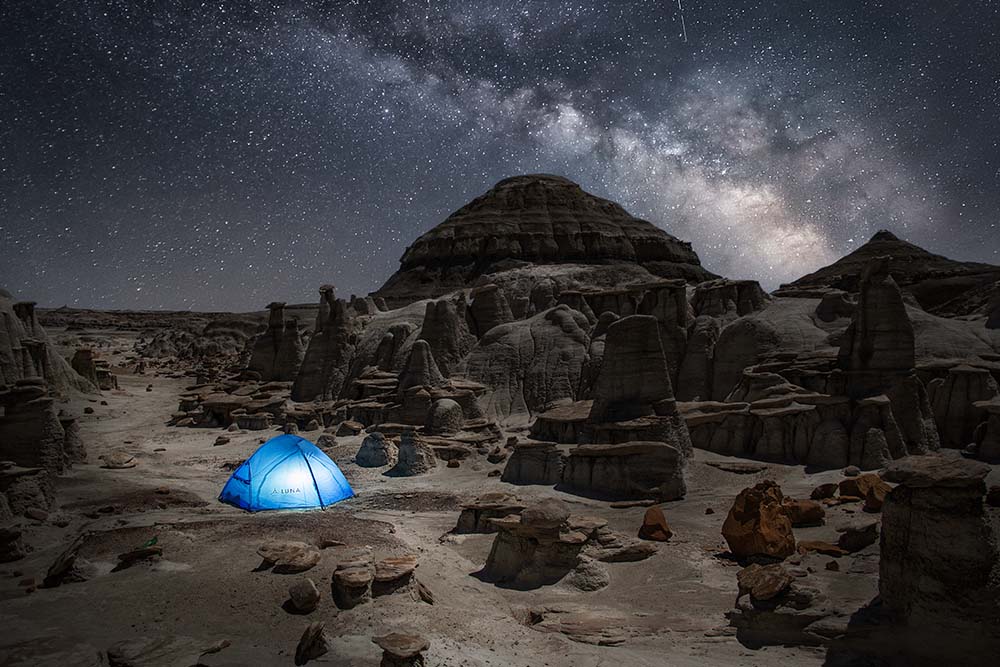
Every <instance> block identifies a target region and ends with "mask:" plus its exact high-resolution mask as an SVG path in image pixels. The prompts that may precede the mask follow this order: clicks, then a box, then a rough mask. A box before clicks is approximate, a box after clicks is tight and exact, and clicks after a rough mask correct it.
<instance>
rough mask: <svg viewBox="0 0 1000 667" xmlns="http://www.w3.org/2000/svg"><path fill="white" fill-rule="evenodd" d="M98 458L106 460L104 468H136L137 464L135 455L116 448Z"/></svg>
mask: <svg viewBox="0 0 1000 667" xmlns="http://www.w3.org/2000/svg"><path fill="white" fill-rule="evenodd" d="M97 458H98V459H99V460H101V461H103V462H104V465H102V466H101V467H102V468H109V469H112V470H121V469H124V468H134V467H135V465H136V461H135V457H134V456H132V455H131V454H129V453H128V452H126V451H124V450H121V449H119V450H115V451H113V452H111V453H109V454H103V455H101V456H99V457H97Z"/></svg>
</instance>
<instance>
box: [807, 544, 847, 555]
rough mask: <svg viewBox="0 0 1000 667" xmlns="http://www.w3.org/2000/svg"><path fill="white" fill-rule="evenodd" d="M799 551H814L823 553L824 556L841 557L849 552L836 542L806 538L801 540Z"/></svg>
mask: <svg viewBox="0 0 1000 667" xmlns="http://www.w3.org/2000/svg"><path fill="white" fill-rule="evenodd" d="M798 551H799V553H800V554H806V553H809V552H811V551H814V552H816V553H818V554H823V555H824V556H834V557H840V556H843V555H845V554H846V553H847V552H846V551H844V550H843V549H841V548H840V547H838V546H837V545H836V544H830V543H829V542H820V541H819V540H805V541H803V542H799V545H798Z"/></svg>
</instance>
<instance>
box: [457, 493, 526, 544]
mask: <svg viewBox="0 0 1000 667" xmlns="http://www.w3.org/2000/svg"><path fill="white" fill-rule="evenodd" d="M524 507H525V506H524V504H523V503H521V502H519V501H518V500H517V498H515V497H514V496H512V495H510V494H509V493H486V494H483V495H481V496H479V497H478V498H476V499H475V500H474V501H473V502H471V503H466V504H464V505H462V513H461V514H460V515H459V517H458V523H457V524H456V525H455V528H454V530H453V531H452V532H454V533H456V534H464V533H495V532H496V531H497V528H496V526H495V525H494V524H493V522H491V521H490V519H502V518H503V517H505V516H509V515H511V514H520V513H521V512H522V511H524Z"/></svg>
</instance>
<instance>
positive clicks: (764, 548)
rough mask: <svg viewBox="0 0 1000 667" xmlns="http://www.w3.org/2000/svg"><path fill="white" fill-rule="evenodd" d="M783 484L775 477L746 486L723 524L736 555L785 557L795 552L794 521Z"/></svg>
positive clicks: (727, 539)
mask: <svg viewBox="0 0 1000 667" xmlns="http://www.w3.org/2000/svg"><path fill="white" fill-rule="evenodd" d="M782 500H783V495H782V493H781V489H780V487H778V485H777V484H775V483H774V482H772V481H769V480H767V481H764V482H761V483H760V484H757V485H756V486H753V487H750V488H746V489H743V491H741V492H740V493H739V495H737V496H736V500H735V502H734V503H733V507H732V508H731V509H730V510H729V514H728V516H726V520H725V522H724V523H723V525H722V536H723V537H724V538H725V539H726V542H727V543H728V544H729V550H730V551H731V552H732V554H733V555H734V556H735V557H736V558H740V559H745V558H750V557H753V556H765V557H769V558H776V559H779V560H780V559H783V558H786V557H788V556H791V555H792V554H793V553H795V537H794V536H793V535H792V522H791V521H790V520H789V518H788V515H787V514H786V513H785V510H784V508H783V506H782Z"/></svg>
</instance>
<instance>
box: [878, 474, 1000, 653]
mask: <svg viewBox="0 0 1000 667" xmlns="http://www.w3.org/2000/svg"><path fill="white" fill-rule="evenodd" d="M988 473H989V467H988V466H986V465H983V464H981V463H977V462H973V461H967V460H963V459H961V458H957V457H950V456H949V457H944V456H922V457H908V458H906V459H902V460H900V461H896V462H894V463H893V464H892V465H891V466H889V468H888V469H887V470H886V471H885V473H884V477H885V479H886V480H887V481H889V482H895V483H897V484H898V486H896V488H894V489H893V490H892V492H890V493H889V494H888V497H887V498H886V502H885V505H884V507H883V509H882V538H881V554H882V557H881V561H880V566H879V593H880V595H881V599H882V603H883V605H884V608H885V611H886V613H887V614H888V615H889V617H890V619H891V621H892V623H893V625H894V628H893V635H894V637H895V638H896V639H897V640H898V647H897V650H899V651H901V652H903V653H904V654H905V655H908V656H910V657H911V658H912V659H917V660H921V661H924V660H937V661H945V662H950V663H955V664H973V663H976V662H978V661H980V660H981V659H982V658H983V657H984V656H990V655H996V654H997V651H998V650H1000V616H998V614H997V610H998V609H1000V578H998V576H997V574H998V572H1000V550H998V549H1000V547H998V545H1000V514H998V511H1000V510H997V508H991V507H988V506H986V505H984V503H983V496H984V494H985V493H986V484H985V483H984V480H985V478H986V475H987V474H988Z"/></svg>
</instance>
